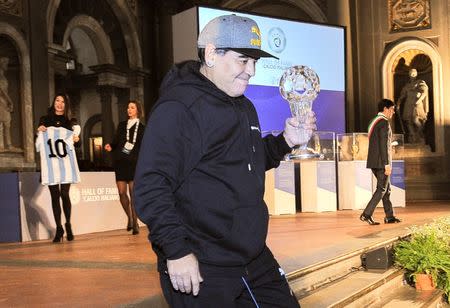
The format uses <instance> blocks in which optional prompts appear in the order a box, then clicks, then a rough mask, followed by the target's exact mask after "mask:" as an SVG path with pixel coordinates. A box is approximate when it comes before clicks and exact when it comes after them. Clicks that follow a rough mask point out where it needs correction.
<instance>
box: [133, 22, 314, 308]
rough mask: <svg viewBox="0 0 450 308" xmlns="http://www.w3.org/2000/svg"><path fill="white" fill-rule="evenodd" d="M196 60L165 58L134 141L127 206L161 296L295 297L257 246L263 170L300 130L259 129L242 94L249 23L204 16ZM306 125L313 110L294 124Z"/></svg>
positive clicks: (179, 302) (252, 34)
mask: <svg viewBox="0 0 450 308" xmlns="http://www.w3.org/2000/svg"><path fill="white" fill-rule="evenodd" d="M197 44H198V48H199V57H200V61H187V62H184V63H181V64H178V65H175V66H174V67H173V68H172V69H171V71H169V73H168V74H167V75H166V77H165V79H164V81H163V83H162V85H161V96H160V98H159V100H158V102H157V103H156V105H155V107H154V109H153V111H152V113H151V116H150V119H149V121H148V126H147V128H146V131H145V134H144V138H143V141H142V146H141V151H140V155H139V160H138V164H137V168H136V176H135V190H134V196H135V206H136V211H137V213H138V215H139V217H140V219H141V220H142V221H143V222H144V223H146V224H147V226H148V227H149V230H150V235H149V239H150V242H151V244H152V247H153V250H154V251H155V253H156V255H157V256H158V271H159V272H160V282H161V287H162V289H163V292H164V296H165V298H166V300H167V301H168V303H169V305H170V306H172V307H237V306H239V307H246V306H249V307H254V306H255V305H256V306H258V305H259V306H264V307H298V306H299V305H298V302H297V300H296V299H295V296H293V294H292V292H291V291H290V288H289V285H288V283H287V281H286V279H285V277H284V273H283V271H282V269H281V268H280V267H279V265H278V263H277V261H276V260H275V259H274V257H273V255H272V253H271V252H270V250H269V248H267V246H266V243H265V241H266V236H267V228H268V218H269V216H268V210H267V207H266V205H265V203H264V200H263V196H264V181H265V180H264V179H265V171H266V170H268V169H270V168H274V167H277V166H278V165H279V163H280V160H282V159H283V157H284V155H285V154H287V153H288V152H290V151H291V148H292V147H293V146H295V145H297V144H300V143H302V142H305V140H300V138H301V134H298V129H299V127H300V125H299V123H298V121H296V120H295V119H293V118H290V119H287V120H286V127H285V130H284V132H283V134H280V135H279V136H272V135H269V136H266V137H264V138H262V137H261V132H260V125H259V121H258V117H257V114H256V111H255V108H254V106H253V105H252V103H251V102H250V101H249V100H248V99H247V98H246V97H245V96H244V95H243V94H244V91H245V89H246V87H247V85H248V82H249V79H250V78H251V77H252V76H254V74H255V63H256V61H257V60H258V59H259V58H260V57H272V55H270V54H268V53H266V52H264V51H263V50H261V34H260V32H259V28H258V26H257V24H256V23H255V22H254V21H253V20H252V19H249V18H245V17H240V16H236V15H226V16H220V17H217V18H215V19H213V20H211V21H210V22H209V23H208V24H207V25H206V26H205V28H204V29H203V30H202V32H201V34H200V35H199V38H198V43H197ZM302 129H305V130H307V131H308V132H309V133H310V134H309V135H311V134H312V131H313V130H314V129H315V123H314V116H313V115H311V116H310V121H309V122H308V123H306V124H304V125H303V127H302Z"/></svg>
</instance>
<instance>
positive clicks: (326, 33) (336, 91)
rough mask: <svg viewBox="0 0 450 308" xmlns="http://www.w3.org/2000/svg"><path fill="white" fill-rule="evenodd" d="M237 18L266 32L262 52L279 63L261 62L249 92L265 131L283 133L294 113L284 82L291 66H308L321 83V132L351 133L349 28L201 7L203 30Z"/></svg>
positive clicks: (316, 105)
mask: <svg viewBox="0 0 450 308" xmlns="http://www.w3.org/2000/svg"><path fill="white" fill-rule="evenodd" d="M231 13H232V14H236V15H241V16H247V17H250V18H251V19H253V20H255V21H256V23H257V24H258V26H259V28H260V30H261V39H262V49H263V50H265V51H267V52H269V53H271V54H273V55H274V56H277V57H278V58H279V60H277V59H274V58H261V59H259V60H258V62H257V64H256V75H255V76H254V77H253V78H252V79H250V85H249V87H248V88H247V90H246V92H245V95H246V96H247V97H248V98H249V99H250V100H251V101H252V102H253V104H254V105H255V108H256V110H257V112H258V116H259V120H260V122H261V129H262V131H263V132H264V131H273V130H283V128H284V122H285V119H286V118H287V117H290V116H291V113H290V110H289V104H288V103H287V102H286V101H285V100H284V99H283V97H282V96H281V94H280V91H279V88H278V85H279V81H280V77H281V75H282V74H283V72H284V71H285V70H286V69H287V68H289V67H291V66H294V65H305V66H308V67H310V68H311V69H313V70H314V71H315V72H316V73H317V75H318V76H319V79H320V89H321V90H320V93H319V95H318V96H317V98H316V100H315V101H314V103H313V111H314V112H315V113H316V117H317V129H318V130H320V131H333V132H336V133H345V45H344V42H345V37H344V28H343V27H337V26H328V25H319V24H312V23H305V22H298V21H291V20H285V19H278V18H272V17H264V16H258V15H252V14H244V13H240V12H235V11H229V10H222V9H213V8H207V7H198V29H199V30H201V29H203V27H204V26H205V25H206V24H207V23H208V21H210V20H211V19H213V18H215V17H217V16H221V15H227V14H231Z"/></svg>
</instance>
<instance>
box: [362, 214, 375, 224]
mask: <svg viewBox="0 0 450 308" xmlns="http://www.w3.org/2000/svg"><path fill="white" fill-rule="evenodd" d="M359 219H360V220H361V221H365V222H367V223H368V224H369V225H372V226H376V225H379V224H380V223H379V222H376V221H374V220H373V219H372V217H371V216H366V215H364V214H361V216H359Z"/></svg>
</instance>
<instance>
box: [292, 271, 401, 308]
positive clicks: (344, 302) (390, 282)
mask: <svg viewBox="0 0 450 308" xmlns="http://www.w3.org/2000/svg"><path fill="white" fill-rule="evenodd" d="M402 286H403V271H402V270H399V269H396V268H391V269H388V270H386V271H364V270H360V271H357V272H353V273H350V274H349V275H347V276H346V277H344V278H342V279H338V280H336V281H333V282H331V283H329V284H327V285H323V286H322V287H320V288H319V289H317V290H315V291H313V292H311V293H310V294H308V295H306V296H305V297H301V298H300V300H299V302H300V305H301V306H302V307H306V308H316V307H317V308H325V307H330V308H331V307H333V308H337V307H355V308H357V307H358V308H359V307H368V306H369V305H371V304H374V303H376V302H378V300H379V298H381V297H382V296H386V295H389V294H394V293H395V292H396V291H397V290H398V289H399V288H400V287H402Z"/></svg>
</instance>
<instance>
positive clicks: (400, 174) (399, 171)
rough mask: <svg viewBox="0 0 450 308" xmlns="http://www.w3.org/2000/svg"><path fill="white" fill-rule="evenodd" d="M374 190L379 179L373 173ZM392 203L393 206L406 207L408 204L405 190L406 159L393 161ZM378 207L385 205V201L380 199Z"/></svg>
mask: <svg viewBox="0 0 450 308" xmlns="http://www.w3.org/2000/svg"><path fill="white" fill-rule="evenodd" d="M372 177H373V178H372V181H373V185H372V190H373V192H375V190H376V189H377V179H376V177H375V176H374V175H372ZM390 199H391V203H392V207H405V206H406V191H405V161H404V160H393V161H392V174H391V198H390ZM377 207H383V203H382V202H381V201H380V202H379V203H378V205H377Z"/></svg>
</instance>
